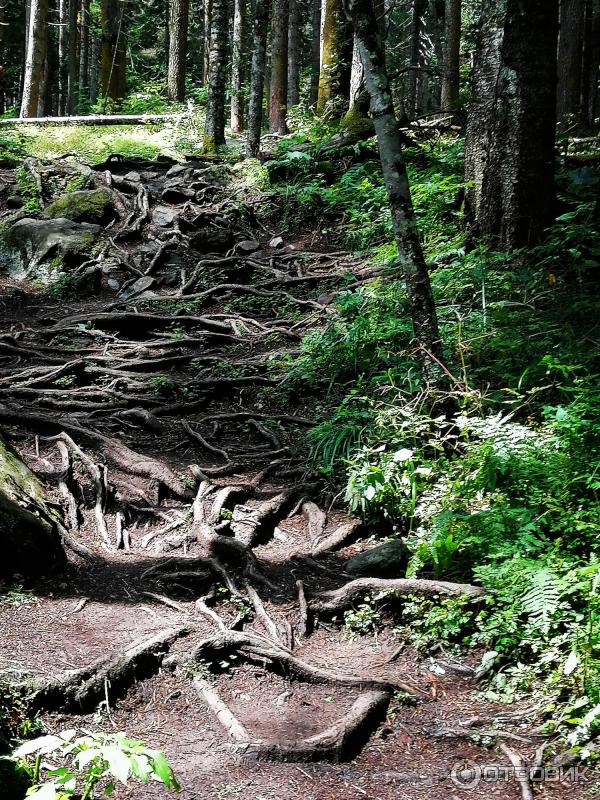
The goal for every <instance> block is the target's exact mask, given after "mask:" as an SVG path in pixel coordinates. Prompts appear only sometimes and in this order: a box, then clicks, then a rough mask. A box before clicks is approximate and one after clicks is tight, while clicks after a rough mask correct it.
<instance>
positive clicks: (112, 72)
mask: <svg viewBox="0 0 600 800" xmlns="http://www.w3.org/2000/svg"><path fill="white" fill-rule="evenodd" d="M125 3H126V0H100V26H101V30H102V40H101V44H100V76H101V85H102V94H103V96H104V102H105V105H106V101H107V100H108V99H110V100H115V101H119V100H121V99H122V98H123V96H124V95H125V66H126V55H127V21H126V18H125V12H126V9H125Z"/></svg>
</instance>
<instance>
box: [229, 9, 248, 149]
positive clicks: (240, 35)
mask: <svg viewBox="0 0 600 800" xmlns="http://www.w3.org/2000/svg"><path fill="white" fill-rule="evenodd" d="M245 2H246V0H234V9H233V42H232V55H231V130H232V131H234V133H241V132H242V131H243V130H244V91H243V82H244V36H245V30H244V29H245V23H246V6H245Z"/></svg>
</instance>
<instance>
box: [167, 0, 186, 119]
mask: <svg viewBox="0 0 600 800" xmlns="http://www.w3.org/2000/svg"><path fill="white" fill-rule="evenodd" d="M189 13H190V4H189V0H171V13H170V16H169V70H168V78H167V94H168V97H169V100H176V101H177V102H179V103H181V102H182V101H183V100H184V99H185V72H186V69H185V67H186V59H187V42H188V22H189Z"/></svg>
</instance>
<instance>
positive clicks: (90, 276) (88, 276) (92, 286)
mask: <svg viewBox="0 0 600 800" xmlns="http://www.w3.org/2000/svg"><path fill="white" fill-rule="evenodd" d="M73 289H74V290H75V293H76V294H78V295H80V297H87V296H89V295H94V294H100V292H101V291H102V270H101V268H100V267H99V266H98V264H91V265H90V266H89V267H86V268H85V269H84V270H83V272H82V273H80V274H79V275H77V276H76V278H75V280H74V281H73Z"/></svg>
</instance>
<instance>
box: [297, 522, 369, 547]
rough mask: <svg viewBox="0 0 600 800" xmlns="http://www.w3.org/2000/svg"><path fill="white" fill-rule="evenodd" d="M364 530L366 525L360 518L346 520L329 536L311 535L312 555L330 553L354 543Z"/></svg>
mask: <svg viewBox="0 0 600 800" xmlns="http://www.w3.org/2000/svg"><path fill="white" fill-rule="evenodd" d="M363 530H364V525H363V523H362V522H361V521H360V520H358V519H351V520H349V521H348V522H344V523H343V524H342V525H340V526H339V528H337V529H336V530H335V531H334V532H333V533H330V534H329V535H328V536H322V535H321V536H316V537H312V536H311V538H310V542H311V545H312V555H313V556H320V555H323V553H328V552H330V551H331V550H339V549H340V547H345V546H346V545H347V544H352V542H353V541H355V540H356V539H358V537H359V536H360V534H361V533H362V531H363Z"/></svg>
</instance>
